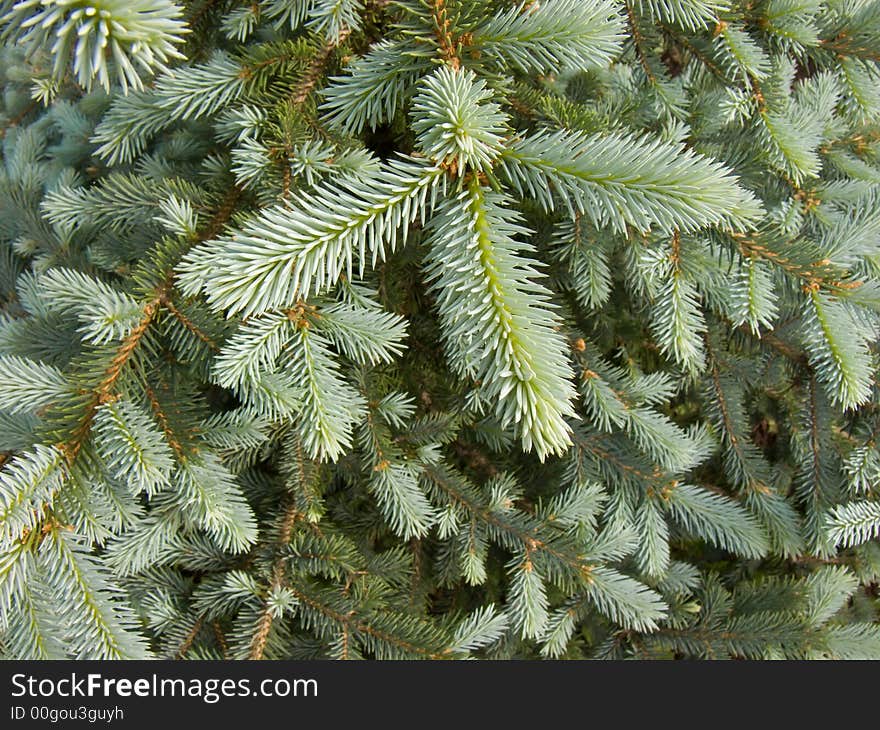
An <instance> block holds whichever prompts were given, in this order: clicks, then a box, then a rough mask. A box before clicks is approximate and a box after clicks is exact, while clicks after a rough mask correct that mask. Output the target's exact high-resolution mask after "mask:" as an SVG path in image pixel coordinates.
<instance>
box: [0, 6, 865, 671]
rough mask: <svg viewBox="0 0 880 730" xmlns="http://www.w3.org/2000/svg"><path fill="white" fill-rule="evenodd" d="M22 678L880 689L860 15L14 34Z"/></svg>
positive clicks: (425, 15)
mask: <svg viewBox="0 0 880 730" xmlns="http://www.w3.org/2000/svg"><path fill="white" fill-rule="evenodd" d="M0 38H2V40H3V43H4V44H5V45H3V48H2V55H0V79H2V80H0V83H2V87H3V96H2V100H0V129H2V132H0V134H2V135H3V139H2V153H0V154H2V166H0V452H2V453H0V460H2V467H0V648H2V655H3V656H5V657H8V658H24V657H29V658H53V657H75V658H87V657H97V658H120V657H143V656H158V657H185V658H197V657H207V658H246V657H250V658H311V657H336V658H359V657H366V658H463V657H466V656H476V657H485V658H510V657H517V658H541V657H565V658H583V657H604V658H621V657H632V658H681V657H688V658H727V657H735V658H739V657H748V658H778V657H793V658H820V657H839V658H857V657H880V622H878V610H880V603H878V594H877V581H878V579H880V543H878V537H880V484H878V482H880V444H878V433H880V387H878V384H877V379H876V373H877V356H878V353H877V347H876V344H877V335H878V332H880V67H878V65H877V64H878V61H880V0H747V1H745V2H741V1H739V0H527V1H526V2H510V1H509V0H399V1H395V0H392V1H389V0H254V1H250V0H249V1H248V2H238V1H236V0H193V1H192V2H178V3H175V2H173V1H172V0H19V1H16V0H0Z"/></svg>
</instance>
